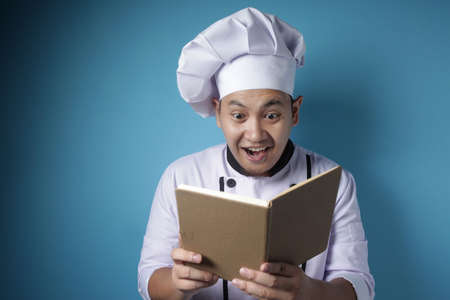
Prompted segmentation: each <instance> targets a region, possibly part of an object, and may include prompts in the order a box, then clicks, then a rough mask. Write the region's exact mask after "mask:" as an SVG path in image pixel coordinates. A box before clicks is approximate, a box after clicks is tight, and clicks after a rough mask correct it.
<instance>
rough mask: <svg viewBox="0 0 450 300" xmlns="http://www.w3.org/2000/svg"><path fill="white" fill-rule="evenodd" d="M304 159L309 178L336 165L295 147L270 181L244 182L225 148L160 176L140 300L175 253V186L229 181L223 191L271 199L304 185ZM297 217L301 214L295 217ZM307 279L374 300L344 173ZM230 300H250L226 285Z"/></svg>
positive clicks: (205, 294)
mask: <svg viewBox="0 0 450 300" xmlns="http://www.w3.org/2000/svg"><path fill="white" fill-rule="evenodd" d="M306 153H308V154H310V155H311V164H312V176H314V175H317V174H320V173H322V172H324V171H326V170H329V169H330V168H332V167H334V166H336V164H335V163H334V162H332V161H330V160H328V159H327V158H325V157H323V156H320V155H318V154H314V153H312V152H309V151H306V150H305V149H303V148H301V147H299V146H296V147H295V151H294V154H293V155H292V157H291V159H290V160H289V162H288V164H287V165H286V166H284V167H283V168H282V169H281V170H280V171H279V172H277V173H276V174H275V175H273V176H272V177H247V176H244V175H241V174H240V173H238V172H237V171H236V170H234V169H233V168H232V167H231V166H230V165H229V163H228V161H227V159H226V145H218V146H215V147H211V148H208V149H206V150H204V151H202V152H199V153H195V154H192V155H189V156H186V157H183V158H181V159H179V160H177V161H175V162H174V163H172V164H171V165H170V166H169V167H168V168H167V169H166V171H165V172H164V174H163V176H162V177H161V180H160V182H159V185H158V188H157V190H156V193H155V197H154V200H153V204H152V209H151V213H150V217H149V221H148V224H147V230H146V233H145V236H144V242H143V247H142V251H141V259H140V262H139V266H138V289H139V292H140V294H141V295H142V297H143V299H150V298H149V295H148V291H147V284H148V280H149V278H150V276H151V275H152V274H153V272H154V271H155V270H157V269H159V268H161V267H167V266H172V265H173V262H172V260H171V258H170V253H171V251H172V249H173V248H175V247H178V232H179V224H178V213H177V205H176V200H175V188H176V187H177V186H178V185H180V184H189V185H193V186H198V187H204V188H209V189H213V190H219V178H220V177H221V176H224V177H225V178H224V179H225V183H226V182H227V180H228V179H230V178H233V179H234V180H235V181H236V185H235V186H234V187H228V186H227V185H226V184H225V191H226V192H229V193H237V194H241V195H247V196H251V197H255V198H259V199H270V198H272V197H273V196H275V195H276V194H278V193H279V192H281V191H283V190H285V189H287V188H288V187H289V186H290V185H291V184H292V183H298V182H301V181H304V180H306V159H305V155H306ZM299 213H301V212H299ZM306 274H307V275H308V276H310V277H312V278H315V279H320V280H326V281H329V280H332V279H334V278H337V277H342V278H345V279H347V280H348V281H350V282H351V283H352V285H353V287H354V288H355V291H356V294H357V296H358V299H359V300H366V299H373V297H374V280H373V277H372V275H371V274H370V271H369V266H368V261H367V240H366V238H365V235H364V230H363V227H362V222H361V218H360V212H359V206H358V202H357V198H356V186H355V181H354V179H353V177H352V175H351V174H350V173H349V172H347V171H345V170H344V171H343V172H342V176H341V182H340V186H339V191H338V196H337V199H336V206H335V211H334V215H333V221H332V227H331V235H330V239H329V244H328V248H327V249H326V250H325V251H324V252H322V253H321V254H319V255H317V256H315V257H313V258H312V259H311V260H309V261H308V262H307V266H306ZM221 297H222V282H221V280H219V281H218V282H217V283H216V284H215V285H213V286H211V287H209V288H206V289H202V290H201V291H200V292H199V293H198V294H196V295H195V296H194V297H193V298H192V299H194V300H195V299H199V300H202V299H221ZM229 298H230V299H236V300H237V299H254V298H252V297H250V296H248V295H246V294H244V293H242V292H241V291H240V290H239V289H237V288H235V287H234V286H232V285H231V284H230V285H229Z"/></svg>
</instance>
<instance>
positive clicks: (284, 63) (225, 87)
mask: <svg viewBox="0 0 450 300" xmlns="http://www.w3.org/2000/svg"><path fill="white" fill-rule="evenodd" d="M294 79H295V61H294V60H293V59H288V58H285V57H281V56H273V55H243V56H240V57H238V58H236V59H235V60H233V61H232V62H231V63H229V64H225V65H224V66H223V67H222V68H221V69H220V70H219V71H218V72H217V74H216V84H217V88H218V90H219V95H220V99H222V98H223V97H225V96H226V95H229V94H231V93H234V92H236V91H240V90H251V89H260V88H264V89H273V90H279V91H283V92H285V93H286V94H289V95H291V96H293V92H294Z"/></svg>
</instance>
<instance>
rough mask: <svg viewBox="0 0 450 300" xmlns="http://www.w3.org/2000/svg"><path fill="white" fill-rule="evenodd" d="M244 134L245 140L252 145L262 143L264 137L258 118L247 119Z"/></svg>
mask: <svg viewBox="0 0 450 300" xmlns="http://www.w3.org/2000/svg"><path fill="white" fill-rule="evenodd" d="M245 134H246V136H245V137H246V139H247V140H248V141H250V142H252V143H257V142H260V141H262V140H263V139H264V137H265V130H264V127H263V124H262V121H261V120H260V119H259V118H250V119H248V120H247V127H246V131H245Z"/></svg>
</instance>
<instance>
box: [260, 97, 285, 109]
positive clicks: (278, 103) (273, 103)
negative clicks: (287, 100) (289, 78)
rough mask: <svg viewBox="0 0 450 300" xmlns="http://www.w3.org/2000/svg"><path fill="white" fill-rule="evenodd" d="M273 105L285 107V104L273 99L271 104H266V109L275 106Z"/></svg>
mask: <svg viewBox="0 0 450 300" xmlns="http://www.w3.org/2000/svg"><path fill="white" fill-rule="evenodd" d="M273 105H281V106H282V105H283V103H282V102H281V101H280V100H277V99H272V100H270V101H269V102H267V103H266V104H264V108H267V107H269V106H273Z"/></svg>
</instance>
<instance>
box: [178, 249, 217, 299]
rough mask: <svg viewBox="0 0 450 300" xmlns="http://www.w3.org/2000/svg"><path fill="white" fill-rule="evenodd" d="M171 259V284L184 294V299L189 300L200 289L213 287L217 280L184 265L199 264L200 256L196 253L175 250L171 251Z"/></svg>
mask: <svg viewBox="0 0 450 300" xmlns="http://www.w3.org/2000/svg"><path fill="white" fill-rule="evenodd" d="M180 245H181V240H180ZM171 257H172V259H173V261H174V266H173V268H172V282H173V283H174V285H175V288H176V289H177V290H178V291H180V292H181V293H183V294H184V296H185V297H184V298H189V297H190V296H192V295H193V294H195V292H196V291H198V290H199V289H201V288H205V287H208V286H211V285H213V284H214V283H216V282H217V280H218V279H219V277H218V276H217V275H216V274H212V273H210V272H206V271H202V270H199V269H196V268H194V267H191V266H188V265H186V264H185V263H186V262H190V263H197V264H198V263H200V262H201V261H202V256H201V255H200V254H198V253H194V252H191V251H187V250H185V249H183V248H176V249H174V250H173V251H172V254H171Z"/></svg>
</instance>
